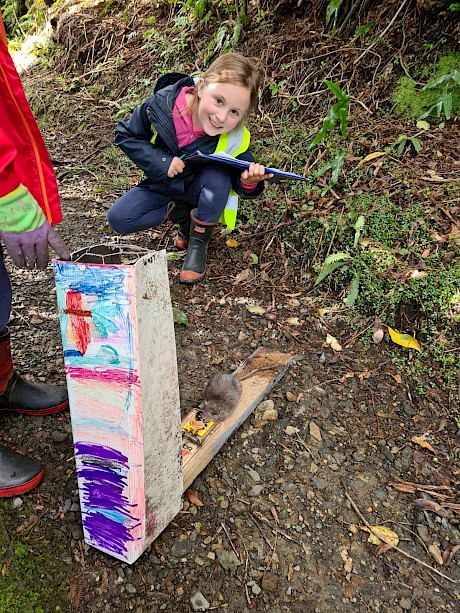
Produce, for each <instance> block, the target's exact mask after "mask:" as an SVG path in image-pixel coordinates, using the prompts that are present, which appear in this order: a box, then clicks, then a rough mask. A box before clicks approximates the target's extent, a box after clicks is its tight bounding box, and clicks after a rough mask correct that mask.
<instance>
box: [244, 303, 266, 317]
mask: <svg viewBox="0 0 460 613" xmlns="http://www.w3.org/2000/svg"><path fill="white" fill-rule="evenodd" d="M246 309H247V310H248V311H249V312H250V313H254V314H255V315H263V314H264V313H265V309H264V307H261V306H257V304H247V305H246Z"/></svg>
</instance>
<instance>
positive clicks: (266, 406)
mask: <svg viewBox="0 0 460 613" xmlns="http://www.w3.org/2000/svg"><path fill="white" fill-rule="evenodd" d="M274 408H275V403H274V402H273V400H264V401H263V402H261V403H260V404H259V405H258V406H257V408H256V411H257V413H261V414H263V413H264V412H265V411H271V410H272V409H274Z"/></svg>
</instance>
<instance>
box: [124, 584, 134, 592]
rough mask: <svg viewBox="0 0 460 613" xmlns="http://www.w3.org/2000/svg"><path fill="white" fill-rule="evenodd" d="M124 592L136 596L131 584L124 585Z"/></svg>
mask: <svg viewBox="0 0 460 613" xmlns="http://www.w3.org/2000/svg"><path fill="white" fill-rule="evenodd" d="M125 590H126V591H127V592H128V593H129V594H136V592H137V590H136V588H135V587H134V585H132V583H127V584H126V585H125Z"/></svg>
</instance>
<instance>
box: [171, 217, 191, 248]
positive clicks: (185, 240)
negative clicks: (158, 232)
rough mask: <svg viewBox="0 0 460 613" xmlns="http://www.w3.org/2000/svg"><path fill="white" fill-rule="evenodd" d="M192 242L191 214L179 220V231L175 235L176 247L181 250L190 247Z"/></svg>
mask: <svg viewBox="0 0 460 613" xmlns="http://www.w3.org/2000/svg"><path fill="white" fill-rule="evenodd" d="M189 242H190V215H187V217H186V218H184V219H183V220H181V221H180V222H179V231H178V232H177V234H176V236H175V237H174V247H175V248H176V249H179V251H185V250H186V249H188V245H189Z"/></svg>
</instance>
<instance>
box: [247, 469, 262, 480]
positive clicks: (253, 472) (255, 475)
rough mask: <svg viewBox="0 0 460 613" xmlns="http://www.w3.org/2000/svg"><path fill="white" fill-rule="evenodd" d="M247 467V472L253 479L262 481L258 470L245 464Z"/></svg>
mask: <svg viewBox="0 0 460 613" xmlns="http://www.w3.org/2000/svg"><path fill="white" fill-rule="evenodd" d="M245 468H246V472H247V473H248V475H249V476H250V477H251V479H252V480H253V481H260V475H259V473H258V472H257V471H256V470H254V469H252V468H251V467H250V466H245Z"/></svg>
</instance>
